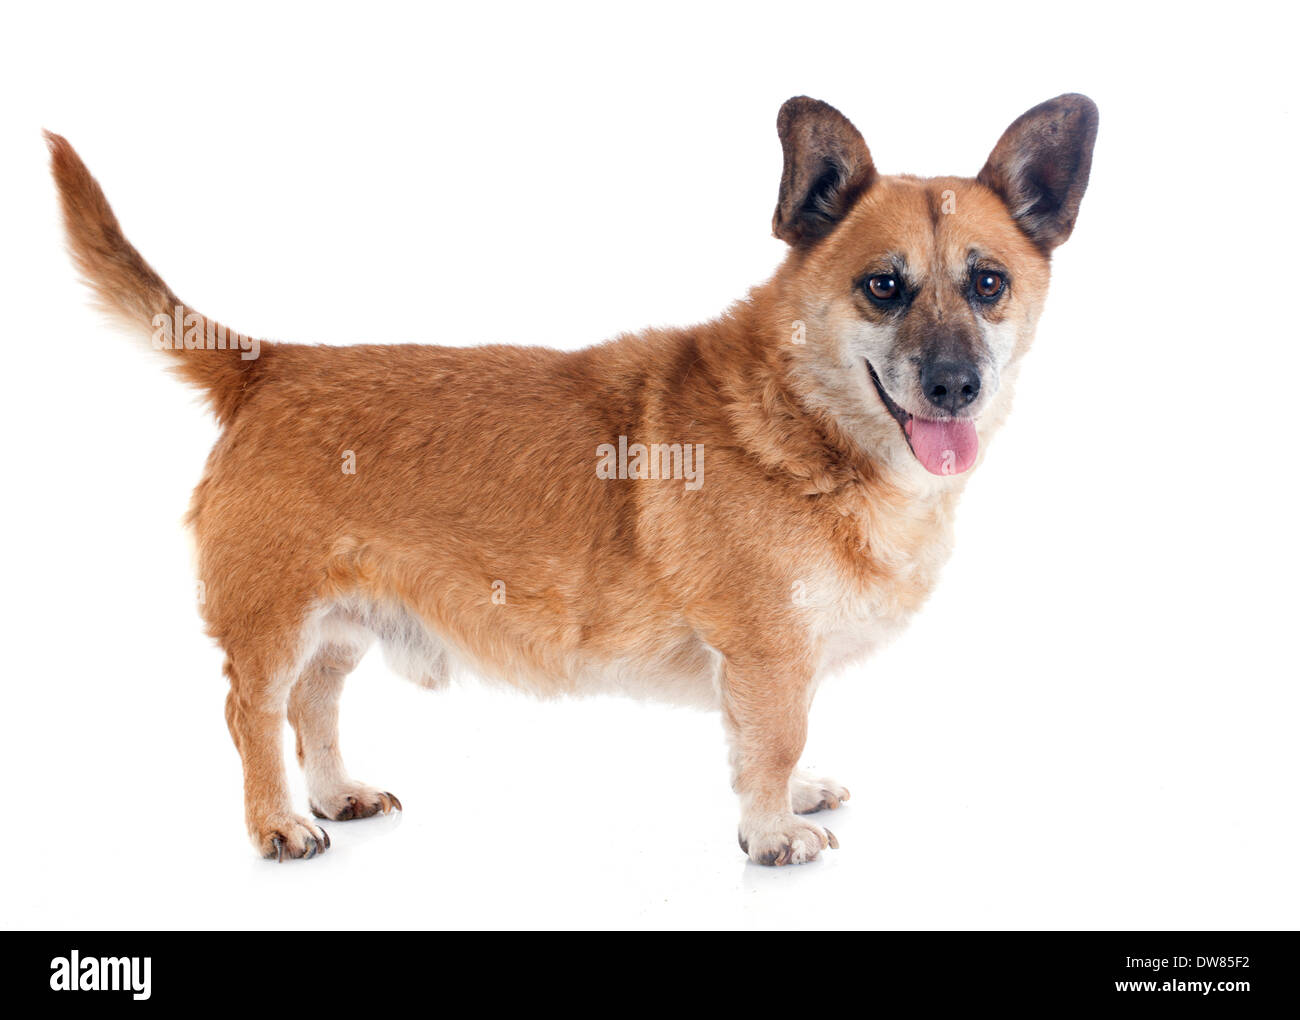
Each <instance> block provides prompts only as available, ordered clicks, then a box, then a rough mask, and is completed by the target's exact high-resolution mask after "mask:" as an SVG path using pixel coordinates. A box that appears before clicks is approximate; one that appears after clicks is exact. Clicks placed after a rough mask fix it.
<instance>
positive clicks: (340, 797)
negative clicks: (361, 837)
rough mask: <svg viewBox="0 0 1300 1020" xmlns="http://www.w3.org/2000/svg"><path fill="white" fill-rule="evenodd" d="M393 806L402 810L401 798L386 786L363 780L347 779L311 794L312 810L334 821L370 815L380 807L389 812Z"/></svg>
mask: <svg viewBox="0 0 1300 1020" xmlns="http://www.w3.org/2000/svg"><path fill="white" fill-rule="evenodd" d="M393 810H397V811H401V810H402V802H401V801H400V800H398V799H397V798H396V797H395V796H393V794H391V793H388V792H387V791H385V790H377V789H375V788H374V787H373V786H366V785H365V784H364V783H346V784H344V785H341V786H339V787H337V788H336V789H332V790H329V791H316V792H315V793H313V794H312V796H311V811H312V814H314V815H315V816H316V817H317V818H328V819H329V820H331V821H334V822H347V821H351V820H352V819H353V818H369V817H370V816H371V815H377V814H379V813H380V812H381V811H382V812H383V813H384V814H388V812H390V811H393Z"/></svg>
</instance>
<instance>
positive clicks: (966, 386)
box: [921, 361, 980, 414]
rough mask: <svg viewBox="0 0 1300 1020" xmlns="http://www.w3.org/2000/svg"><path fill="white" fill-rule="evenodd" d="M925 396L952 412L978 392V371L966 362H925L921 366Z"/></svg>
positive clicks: (964, 404)
mask: <svg viewBox="0 0 1300 1020" xmlns="http://www.w3.org/2000/svg"><path fill="white" fill-rule="evenodd" d="M921 389H922V390H924V391H925V399H926V400H928V401H930V403H932V404H933V405H934V406H935V407H937V408H939V409H940V410H941V411H947V412H948V413H949V414H956V413H957V412H958V411H960V410H961V409H962V408H964V407H966V406H968V405H969V404H970V403H971V402H973V401H974V400H975V398H976V397H978V396H979V395H980V374H979V371H978V370H977V369H976V368H975V366H974V365H972V364H971V363H970V362H969V361H928V362H926V363H925V364H924V365H922V366H921Z"/></svg>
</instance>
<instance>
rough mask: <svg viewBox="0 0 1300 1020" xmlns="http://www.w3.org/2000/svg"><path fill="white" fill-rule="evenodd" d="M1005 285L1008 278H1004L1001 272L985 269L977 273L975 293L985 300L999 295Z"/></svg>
mask: <svg viewBox="0 0 1300 1020" xmlns="http://www.w3.org/2000/svg"><path fill="white" fill-rule="evenodd" d="M1005 286H1006V280H1004V279H1003V278H1002V274H1001V273H994V272H989V271H987V270H985V271H982V272H978V273H976V274H975V293H976V294H978V295H979V296H980V297H982V298H983V299H984V300H985V301H988V300H991V299H992V298H995V297H997V296H998V295H999V294H1001V293H1002V288H1003V287H1005Z"/></svg>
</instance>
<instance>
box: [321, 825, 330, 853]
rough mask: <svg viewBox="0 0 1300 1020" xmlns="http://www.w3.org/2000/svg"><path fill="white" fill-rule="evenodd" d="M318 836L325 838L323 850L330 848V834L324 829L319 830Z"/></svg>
mask: <svg viewBox="0 0 1300 1020" xmlns="http://www.w3.org/2000/svg"><path fill="white" fill-rule="evenodd" d="M320 834H321V835H322V836H324V837H325V849H326V850H328V849H329V848H330V834H329V832H328V831H327V830H325V829H321V830H320Z"/></svg>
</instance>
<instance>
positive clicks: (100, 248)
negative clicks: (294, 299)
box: [45, 131, 270, 422]
mask: <svg viewBox="0 0 1300 1020" xmlns="http://www.w3.org/2000/svg"><path fill="white" fill-rule="evenodd" d="M45 140H46V141H47V142H48V143H49V146H50V169H51V171H52V172H53V174H54V182H55V184H57V185H58V188H59V198H60V200H61V201H62V204H63V225H64V228H65V230H66V232H67V238H68V250H69V252H70V253H71V254H72V258H73V261H74V262H76V264H77V268H78V269H79V270H80V271H81V274H82V276H83V277H84V278H85V280H86V282H87V283H88V284H89V285H90V287H91V288H92V290H93V291H94V292H95V296H96V298H97V299H98V300H97V303H98V304H99V305H100V307H101V308H103V310H104V311H106V312H108V313H109V314H110V315H112V316H113V317H115V318H116V319H118V320H120V321H122V322H124V324H126V325H128V326H130V327H131V328H133V329H135V330H137V331H140V332H143V333H146V334H147V335H149V337H150V339H151V340H152V343H153V346H154V347H155V348H156V349H158V350H164V351H167V352H168V357H169V360H170V361H171V362H172V368H173V369H175V370H176V372H177V373H178V374H179V375H180V376H181V377H182V378H184V379H185V380H186V381H187V382H189V383H192V384H194V385H195V386H198V387H200V388H201V389H202V390H203V391H204V393H205V395H206V396H207V399H208V402H209V404H210V406H211V407H212V410H213V413H214V414H216V416H217V420H218V421H221V422H226V421H229V420H230V418H231V417H232V416H233V415H234V413H235V411H236V410H238V408H239V405H240V403H241V402H242V401H243V399H244V395H245V393H246V392H247V390H248V387H249V386H250V385H251V384H252V382H253V381H254V379H255V378H256V373H257V368H256V366H257V365H258V358H259V356H260V355H261V354H263V353H265V350H264V349H265V348H268V347H269V346H270V345H269V344H266V343H264V342H261V341H257V340H251V339H249V338H248V337H244V336H243V335H241V334H238V333H235V332H233V331H230V332H227V330H226V328H225V327H224V326H222V325H220V324H219V323H217V322H215V321H213V320H211V319H207V318H204V317H203V316H202V315H200V314H199V313H198V312H196V311H194V310H193V309H192V308H189V307H187V306H186V305H185V304H184V302H182V301H180V300H179V299H178V298H177V297H176V295H175V294H173V293H172V291H171V288H169V287H168V286H167V284H165V283H163V281H162V278H161V277H160V276H159V275H158V274H157V273H155V272H154V271H153V269H152V268H151V267H150V266H149V263H147V262H146V261H145V260H144V259H143V258H141V256H140V253H139V252H138V251H136V250H135V249H134V248H133V247H131V243H130V242H129V241H128V240H127V239H126V238H125V237H124V236H123V234H122V228H121V227H119V226H118V223H117V217H116V216H114V215H113V210H112V209H111V208H109V205H108V199H107V198H105V197H104V192H103V190H102V189H101V188H100V186H99V182H98V181H96V180H95V178H94V177H92V176H91V175H90V171H89V170H88V169H86V164H85V163H83V162H82V161H81V157H80V156H78V155H77V153H76V151H75V150H74V149H73V148H72V146H71V145H69V144H68V141H67V139H66V138H63V137H61V136H59V135H56V134H52V133H51V132H49V131H46V132H45Z"/></svg>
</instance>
